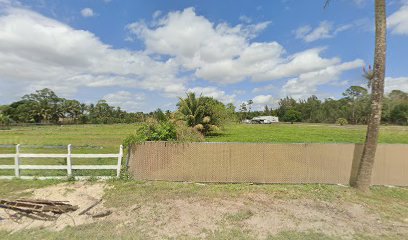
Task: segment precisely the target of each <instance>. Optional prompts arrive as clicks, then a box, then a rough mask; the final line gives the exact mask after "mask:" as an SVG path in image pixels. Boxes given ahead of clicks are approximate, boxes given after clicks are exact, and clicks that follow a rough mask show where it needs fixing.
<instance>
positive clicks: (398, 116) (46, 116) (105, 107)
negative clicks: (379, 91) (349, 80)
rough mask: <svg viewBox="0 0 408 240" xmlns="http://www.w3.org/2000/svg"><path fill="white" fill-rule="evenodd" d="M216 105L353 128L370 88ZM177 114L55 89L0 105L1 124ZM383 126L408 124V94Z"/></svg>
mask: <svg viewBox="0 0 408 240" xmlns="http://www.w3.org/2000/svg"><path fill="white" fill-rule="evenodd" d="M204 100H205V99H204ZM216 102H217V104H211V106H212V105H214V106H218V107H214V109H216V110H214V109H213V110H211V109H209V110H207V111H218V112H219V111H220V109H225V111H226V115H228V117H226V118H228V119H229V121H240V120H243V119H251V118H253V117H256V116H261V115H273V116H278V117H279V119H280V121H285V122H310V123H336V122H339V119H340V120H342V123H344V121H345V122H348V123H350V124H366V123H367V119H368V115H369V112H370V94H369V92H368V91H367V89H365V88H363V87H360V86H351V87H350V88H348V89H347V90H346V91H345V92H344V93H343V98H341V99H338V100H336V99H331V98H327V99H324V100H321V99H318V98H317V97H316V96H310V97H309V98H307V99H306V100H295V99H293V98H290V97H286V98H284V99H280V100H279V102H278V107H277V108H275V109H272V108H270V107H268V106H265V109H264V110H263V111H252V109H251V108H252V105H253V101H252V100H248V101H247V102H244V103H242V104H241V105H240V106H239V109H236V107H235V106H234V105H233V104H231V103H229V104H227V105H224V106H223V107H221V108H220V105H222V103H220V102H218V101H216ZM179 104H180V103H179ZM179 104H178V105H179ZM209 106H210V105H209ZM178 111H181V110H180V109H179V110H178ZM176 113H177V112H175V113H171V112H170V111H166V112H163V111H162V110H160V109H157V110H156V111H154V112H150V113H143V112H137V113H133V112H126V111H124V110H122V109H121V108H120V107H113V106H110V105H109V104H108V103H107V102H106V101H105V100H100V101H98V102H97V103H96V104H85V103H81V102H79V101H77V100H70V99H65V98H61V97H58V96H57V95H56V94H55V93H54V92H53V91H52V90H50V89H48V88H45V89H42V90H38V91H36V92H35V93H32V94H28V95H25V96H23V97H22V98H21V100H20V101H17V102H13V103H11V104H10V105H3V106H0V125H8V124H19V123H37V124H86V123H92V124H112V123H137V122H144V121H145V120H146V119H148V118H155V119H159V120H160V119H161V118H163V117H165V116H167V117H170V116H171V115H172V114H176ZM224 115H225V114H224ZM224 118H225V117H224ZM382 122H383V123H388V124H400V125H407V124H408V93H405V92H403V91H400V90H394V91H392V92H391V93H390V94H388V95H387V96H386V97H385V99H384V105H383V114H382Z"/></svg>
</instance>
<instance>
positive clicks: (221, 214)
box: [0, 182, 408, 239]
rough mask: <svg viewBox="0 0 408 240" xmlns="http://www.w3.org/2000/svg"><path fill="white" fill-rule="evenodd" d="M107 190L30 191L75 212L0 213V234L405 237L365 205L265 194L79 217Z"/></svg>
mask: <svg viewBox="0 0 408 240" xmlns="http://www.w3.org/2000/svg"><path fill="white" fill-rule="evenodd" d="M107 188H109V185H107V184H106V183H92V184H90V183H86V184H85V183H83V182H75V183H69V184H68V183H63V184H58V185H53V186H49V187H45V188H39V189H29V190H25V191H26V192H30V193H32V197H30V198H36V199H48V200H64V201H69V202H70V204H73V205H77V206H78V207H79V210H77V211H75V212H73V213H70V214H64V215H61V216H60V217H59V218H58V219H57V220H55V221H40V220H34V219H30V218H27V217H22V218H21V219H19V220H16V219H14V220H12V219H11V218H10V214H12V212H6V211H4V210H0V230H6V231H8V232H10V234H18V232H19V231H21V230H27V229H43V230H49V231H61V230H63V229H64V228H65V227H67V226H72V227H77V226H81V225H85V224H92V223H98V222H99V223H109V225H110V226H112V227H113V229H112V230H113V231H114V232H115V233H116V234H119V235H120V234H121V233H123V232H125V231H127V230H128V229H129V228H132V229H134V230H138V231H140V232H144V233H145V234H146V236H149V237H151V238H177V237H180V236H184V237H187V238H189V237H198V238H206V237H207V236H208V233H211V232H214V231H219V230H220V229H228V228H239V229H242V230H245V231H248V232H250V233H251V235H252V236H253V237H254V238H257V239H262V238H266V237H268V236H270V235H275V234H278V233H280V232H282V231H298V232H305V231H313V232H319V233H323V234H325V235H328V236H335V237H341V238H344V239H352V238H353V236H355V234H359V233H366V234H369V235H375V236H380V235H382V234H388V233H389V234H391V233H392V234H397V235H399V236H408V216H407V218H406V219H402V220H401V221H395V220H387V219H385V218H382V217H381V216H380V215H379V214H378V213H376V212H373V211H371V210H370V209H368V208H367V207H366V206H364V205H360V204H356V203H350V202H329V201H321V200H311V199H292V200H283V199H276V198H274V197H272V196H271V195H268V194H266V193H247V194H242V195H240V196H238V197H234V198H222V197H216V198H213V197H210V198H203V197H194V196H193V197H188V198H180V199H174V198H169V199H163V200H160V201H146V202H136V203H135V204H134V205H132V206H131V207H128V206H127V207H124V208H121V207H116V208H113V207H111V208H107V207H105V205H106V204H105V201H102V202H101V203H100V204H98V205H97V206H96V207H95V208H93V209H92V210H91V211H90V213H98V212H102V211H106V210H108V209H109V210H111V211H112V214H111V215H109V216H106V217H103V218H97V219H95V218H92V217H91V216H90V215H87V214H84V215H81V216H79V215H78V213H79V212H81V211H82V210H83V209H85V208H86V207H88V206H90V205H91V204H92V203H94V202H96V201H97V200H99V199H101V198H103V196H104V191H106V189H107Z"/></svg>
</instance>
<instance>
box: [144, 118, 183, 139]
mask: <svg viewBox="0 0 408 240" xmlns="http://www.w3.org/2000/svg"><path fill="white" fill-rule="evenodd" d="M136 135H138V136H140V139H141V140H143V141H174V140H177V130H176V125H175V124H174V123H172V122H170V121H160V122H158V121H156V120H153V119H149V120H148V121H147V122H146V123H143V124H142V125H141V126H140V127H139V128H138V129H137V131H136Z"/></svg>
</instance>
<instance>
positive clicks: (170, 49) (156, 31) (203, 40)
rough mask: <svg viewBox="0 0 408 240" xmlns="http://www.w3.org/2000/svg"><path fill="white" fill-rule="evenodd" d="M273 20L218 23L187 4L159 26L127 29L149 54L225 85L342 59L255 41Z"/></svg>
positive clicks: (289, 74)
mask: <svg viewBox="0 0 408 240" xmlns="http://www.w3.org/2000/svg"><path fill="white" fill-rule="evenodd" d="M268 24H269V22H261V23H257V24H238V25H236V26H229V25H228V24H226V23H220V24H214V23H212V22H210V21H209V20H208V19H206V18H205V17H203V16H199V15H197V14H196V12H195V10H194V9H193V8H187V9H184V10H183V11H176V12H170V13H169V14H167V15H166V16H164V17H162V18H161V19H159V20H158V21H157V23H156V25H154V26H153V27H151V26H150V25H149V24H146V23H145V22H141V21H139V22H134V23H131V24H129V25H128V26H127V28H128V30H129V31H130V32H131V33H133V34H134V35H135V36H136V37H138V38H139V39H141V40H142V41H143V42H144V43H145V45H146V48H147V51H148V52H149V53H151V54H159V55H165V56H169V57H172V58H174V60H175V61H176V62H177V63H179V64H180V65H181V66H182V67H183V69H185V70H188V71H192V72H194V74H195V76H196V77H198V78H202V79H205V80H209V81H213V82H217V83H222V84H228V83H236V82H240V81H244V80H246V79H250V80H253V81H269V80H275V79H281V78H287V77H295V76H297V75H299V74H302V73H306V72H311V71H317V70H321V69H324V68H326V67H328V66H331V65H334V64H337V63H339V61H340V60H339V59H338V58H323V57H321V53H322V51H323V50H324V49H322V48H315V49H308V50H305V51H303V52H299V53H295V54H292V55H288V54H287V53H286V50H285V49H284V47H283V46H282V45H280V44H279V43H277V42H273V41H272V42H252V39H253V37H255V36H257V35H258V34H259V33H260V32H261V31H262V30H263V29H265V28H266V27H267V26H268ZM180 43H183V44H180Z"/></svg>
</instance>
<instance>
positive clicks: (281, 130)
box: [207, 123, 408, 143]
mask: <svg viewBox="0 0 408 240" xmlns="http://www.w3.org/2000/svg"><path fill="white" fill-rule="evenodd" d="M365 132H366V126H364V125H347V126H339V125H335V124H312V123H311V124H306V123H301V124H286V123H279V124H269V125H263V124H248V125H247V124H234V125H228V126H226V127H225V130H224V132H223V133H222V134H220V135H215V136H212V137H208V138H207V140H208V141H211V142H278V143H362V142H364V138H365ZM379 142H380V143H408V127H407V126H381V130H380V139H379Z"/></svg>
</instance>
